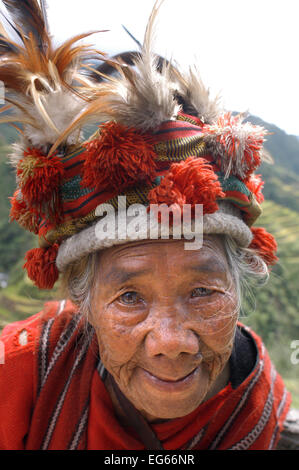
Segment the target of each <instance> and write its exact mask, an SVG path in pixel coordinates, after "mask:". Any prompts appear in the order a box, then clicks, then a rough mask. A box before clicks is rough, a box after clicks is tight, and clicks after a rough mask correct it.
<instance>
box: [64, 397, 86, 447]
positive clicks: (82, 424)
mask: <svg viewBox="0 0 299 470" xmlns="http://www.w3.org/2000/svg"><path fill="white" fill-rule="evenodd" d="M88 414H89V399H88V400H87V402H86V405H85V406H84V408H83V412H82V415H81V417H80V419H79V421H78V424H77V426H76V430H75V432H74V434H73V437H72V439H71V441H70V444H69V445H68V447H67V450H76V449H77V448H78V445H79V443H80V439H81V436H82V434H83V432H84V431H85V428H86V426H87V422H88Z"/></svg>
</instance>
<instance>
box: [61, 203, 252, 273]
mask: <svg viewBox="0 0 299 470" xmlns="http://www.w3.org/2000/svg"><path fill="white" fill-rule="evenodd" d="M102 206H103V210H104V211H105V205H102ZM133 218H134V217H133V216H132V215H128V213H127V211H126V209H121V210H119V211H118V212H117V213H116V215H115V214H114V213H107V215H105V217H102V218H100V219H99V220H97V222H95V223H94V224H93V225H91V226H89V227H87V228H85V229H83V230H82V231H81V232H79V233H77V234H75V235H73V236H71V237H70V238H68V239H66V240H64V241H63V242H62V244H61V246H60V247H59V250H58V255H57V259H56V265H57V268H58V270H59V271H60V272H62V271H64V270H65V268H66V267H67V266H68V265H69V264H70V263H73V262H75V261H78V260H79V259H80V258H81V257H83V256H86V255H88V254H90V253H92V252H94V251H98V250H102V249H104V248H109V247H112V246H114V245H121V244H125V243H129V242H132V241H136V240H147V239H152V238H156V239H160V238H182V239H186V240H190V241H189V242H187V241H186V244H185V247H187V248H186V249H195V248H194V247H191V244H192V241H191V240H192V238H193V239H194V238H198V241H200V236H201V235H202V234H227V235H230V236H231V237H232V238H233V239H235V240H236V242H237V243H238V244H239V245H240V246H241V247H248V246H249V244H250V243H251V240H252V233H251V230H250V228H249V227H248V226H247V225H246V224H245V222H243V220H242V218H241V217H240V211H239V210H238V209H237V208H236V207H234V206H232V205H231V204H229V203H227V202H224V201H223V202H221V203H219V210H218V211H217V212H215V213H214V214H206V215H204V216H203V217H202V224H200V223H199V224H197V225H196V223H197V222H195V221H194V220H192V222H191V224H189V226H188V225H187V226H185V225H183V224H182V225H181V226H179V227H178V230H181V232H180V233H181V234H182V236H181V237H176V236H175V235H174V233H175V232H174V230H173V229H172V227H169V232H168V227H167V230H166V231H165V227H163V225H162V224H160V223H159V222H158V221H157V219H156V218H155V219H153V218H151V217H150V215H149V214H147V215H146V219H143V224H142V226H141V228H140V229H139V230H138V231H137V232H136V231H135V229H134V227H135V226H136V225H135V224H133V227H132V223H131V222H132V221H133ZM124 222H125V224H124V225H123V223H124ZM104 226H105V227H104ZM124 227H125V229H124ZM104 228H105V229H104ZM167 233H169V237H167ZM153 234H155V236H153ZM165 234H166V236H165ZM194 235H195V237H194ZM197 236H198V237H197ZM188 243H190V246H189V247H188Z"/></svg>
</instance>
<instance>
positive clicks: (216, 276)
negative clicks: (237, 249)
mask: <svg viewBox="0 0 299 470" xmlns="http://www.w3.org/2000/svg"><path fill="white" fill-rule="evenodd" d="M99 263H100V265H99V267H100V269H99V274H98V278H97V287H96V293H95V296H94V302H93V316H92V319H91V322H92V324H93V325H94V327H95V329H96V333H97V337H98V342H99V349H100V356H101V360H102V362H103V364H104V366H105V367H106V369H107V370H108V371H109V372H110V373H111V374H112V375H113V377H114V379H115V381H116V383H117V384H118V386H119V388H120V389H121V390H122V392H123V393H124V395H126V397H127V398H128V399H129V400H130V401H131V402H132V403H133V404H134V406H135V408H137V409H138V410H139V411H140V412H141V413H142V414H143V415H144V416H145V417H146V418H147V419H148V420H151V421H153V420H156V419H171V418H176V417H180V416H185V415H186V414H188V413H191V412H192V411H193V410H194V409H195V408H196V407H197V406H198V405H199V404H200V403H201V402H202V401H203V400H204V399H205V397H207V396H208V395H207V394H208V392H209V391H211V390H212V389H213V385H215V380H216V378H217V377H219V374H220V373H221V372H222V371H223V369H224V366H225V364H226V363H227V361H228V358H229V356H230V353H231V350H232V345H233V338H234V332H235V326H236V321H237V312H236V295H235V289H234V286H233V285H232V282H231V277H230V273H229V269H228V263H227V260H226V256H225V253H224V249H223V246H222V243H221V240H220V239H219V238H218V237H217V236H209V237H205V238H204V242H203V247H202V248H201V249H200V250H194V251H192V250H191V251H189V250H188V251H187V250H185V249H184V241H183V240H175V241H174V240H166V241H165V240H155V241H150V240H147V241H143V242H136V243H130V244H127V245H121V246H116V247H112V248H109V249H106V250H104V251H103V252H102V253H101V255H100V260H99Z"/></svg>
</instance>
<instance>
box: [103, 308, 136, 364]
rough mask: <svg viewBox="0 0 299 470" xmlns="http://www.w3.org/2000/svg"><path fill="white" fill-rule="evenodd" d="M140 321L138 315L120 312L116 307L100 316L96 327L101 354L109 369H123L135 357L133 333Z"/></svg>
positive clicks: (107, 309)
mask: <svg viewBox="0 0 299 470" xmlns="http://www.w3.org/2000/svg"><path fill="white" fill-rule="evenodd" d="M139 317H140V316H139ZM138 320H139V319H138V316H137V315H132V313H131V314H130V313H129V312H123V311H121V312H120V311H119V309H117V308H116V307H114V306H109V307H108V308H106V309H104V311H103V312H102V314H101V315H99V317H98V322H97V325H96V333H97V338H98V343H99V352H100V357H101V360H102V361H103V363H104V365H105V366H106V367H107V368H108V369H109V366H110V368H111V367H113V368H115V367H117V366H119V367H121V366H122V365H123V364H125V363H127V362H128V361H130V359H131V358H132V357H133V356H134V354H135V351H136V342H135V341H134V334H132V332H133V330H134V327H135V326H136V324H138Z"/></svg>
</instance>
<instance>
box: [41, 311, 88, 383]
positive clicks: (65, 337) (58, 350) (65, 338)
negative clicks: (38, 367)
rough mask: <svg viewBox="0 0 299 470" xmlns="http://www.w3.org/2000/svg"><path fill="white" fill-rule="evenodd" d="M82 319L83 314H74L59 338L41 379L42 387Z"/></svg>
mask: <svg viewBox="0 0 299 470" xmlns="http://www.w3.org/2000/svg"><path fill="white" fill-rule="evenodd" d="M81 320H82V314H77V315H74V318H73V319H72V320H71V321H70V324H69V325H68V327H67V329H66V330H65V331H64V332H63V334H62V335H61V337H60V338H59V341H58V343H57V345H56V347H55V349H54V352H53V354H52V357H51V360H50V362H49V365H48V367H47V370H46V372H45V374H44V376H43V378H42V380H41V387H43V386H44V385H45V383H46V380H47V378H48V377H49V375H50V372H51V371H52V369H53V367H54V366H55V364H56V362H57V361H58V359H59V358H60V356H61V354H62V353H63V351H64V350H65V348H66V347H67V345H68V343H69V342H70V341H71V339H72V336H73V334H74V332H75V331H76V329H77V327H78V324H79V323H80V321H81Z"/></svg>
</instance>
